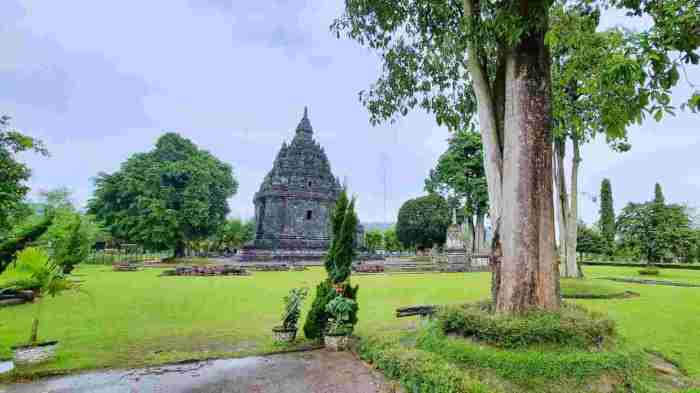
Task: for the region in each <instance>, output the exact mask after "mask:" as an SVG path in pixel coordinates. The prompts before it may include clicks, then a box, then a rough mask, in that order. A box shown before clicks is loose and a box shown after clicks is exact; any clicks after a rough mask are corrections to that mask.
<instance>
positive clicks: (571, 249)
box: [566, 138, 582, 278]
mask: <svg viewBox="0 0 700 393" xmlns="http://www.w3.org/2000/svg"><path fill="white" fill-rule="evenodd" d="M573 144H574V156H573V159H572V162H571V203H570V206H571V208H570V209H569V217H568V219H567V223H566V229H567V231H568V232H567V235H566V273H567V275H566V277H575V278H580V277H581V276H582V275H581V270H580V269H579V266H578V263H577V262H576V244H577V241H578V239H577V235H578V168H579V165H580V164H581V152H580V150H579V141H578V140H577V139H575V138H574V139H573Z"/></svg>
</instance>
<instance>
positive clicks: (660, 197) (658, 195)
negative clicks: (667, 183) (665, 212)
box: [654, 183, 666, 206]
mask: <svg viewBox="0 0 700 393" xmlns="http://www.w3.org/2000/svg"><path fill="white" fill-rule="evenodd" d="M654 203H656V204H659V205H660V206H664V205H666V198H665V197H664V192H663V191H661V184H659V183H656V184H655V185H654Z"/></svg>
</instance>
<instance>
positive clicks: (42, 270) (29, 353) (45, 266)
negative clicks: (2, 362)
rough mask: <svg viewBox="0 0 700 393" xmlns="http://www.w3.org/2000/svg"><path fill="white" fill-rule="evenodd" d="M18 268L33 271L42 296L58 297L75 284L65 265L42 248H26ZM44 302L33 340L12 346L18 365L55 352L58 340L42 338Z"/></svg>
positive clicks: (47, 357) (37, 313) (37, 314)
mask: <svg viewBox="0 0 700 393" xmlns="http://www.w3.org/2000/svg"><path fill="white" fill-rule="evenodd" d="M15 268H16V269H18V270H20V271H24V272H28V273H29V275H30V277H31V279H32V280H33V281H34V282H35V283H36V288H37V289H36V293H37V295H38V296H43V295H49V296H51V297H55V296H56V295H58V294H60V293H61V292H63V291H65V290H67V289H70V288H73V287H74V283H72V282H70V281H68V280H67V279H66V278H65V276H64V274H63V271H62V267H61V266H58V265H56V264H55V263H53V262H51V261H50V260H49V256H48V254H46V252H45V251H43V250H42V249H38V248H33V247H30V248H28V249H25V250H23V251H22V252H21V253H20V254H19V255H18V256H17V261H16V262H15ZM42 303H43V302H41V301H40V302H39V303H38V304H37V306H36V308H35V314H34V320H33V321H32V328H31V334H30V336H29V342H28V343H27V344H25V345H19V346H15V347H12V349H13V350H14V362H15V364H16V365H23V364H34V363H40V362H43V361H46V360H50V359H51V358H53V357H54V356H55V352H56V347H57V346H58V341H45V342H39V340H38V331H39V317H40V315H41V305H42Z"/></svg>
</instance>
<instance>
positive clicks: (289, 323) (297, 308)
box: [282, 288, 309, 330]
mask: <svg viewBox="0 0 700 393" xmlns="http://www.w3.org/2000/svg"><path fill="white" fill-rule="evenodd" d="M308 292H309V290H308V289H307V288H294V289H292V290H291V291H289V294H287V296H285V297H284V314H283V315H282V328H283V329H284V330H296V328H297V322H298V321H299V316H300V315H301V305H302V304H303V303H304V299H306V295H307V294H308Z"/></svg>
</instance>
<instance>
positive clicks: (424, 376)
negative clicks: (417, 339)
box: [359, 337, 496, 393]
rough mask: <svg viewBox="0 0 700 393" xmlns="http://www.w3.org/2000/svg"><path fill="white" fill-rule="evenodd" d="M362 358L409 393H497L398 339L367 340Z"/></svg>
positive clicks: (362, 348)
mask: <svg viewBox="0 0 700 393" xmlns="http://www.w3.org/2000/svg"><path fill="white" fill-rule="evenodd" d="M359 354H360V357H361V358H362V359H363V360H365V361H367V362H369V363H371V364H372V365H374V367H376V368H377V369H378V370H380V371H381V372H382V373H384V375H386V376H387V377H389V378H391V379H394V380H398V381H399V382H400V383H401V385H402V386H403V387H404V389H405V390H406V392H408V393H425V392H432V393H494V392H496V391H494V390H493V389H491V388H487V387H486V386H485V385H483V384H482V383H481V382H479V381H476V380H473V379H471V378H470V377H469V376H468V375H467V374H466V373H465V372H464V370H462V369H460V368H459V367H456V366H454V365H452V364H450V363H449V362H447V361H446V360H445V359H444V358H442V357H441V356H439V355H436V354H434V353H431V352H426V351H422V350H419V349H412V348H406V347H403V346H402V345H401V344H400V343H399V342H398V340H396V339H389V338H376V337H375V338H369V339H366V338H363V339H362V340H361V341H360V346H359Z"/></svg>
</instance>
